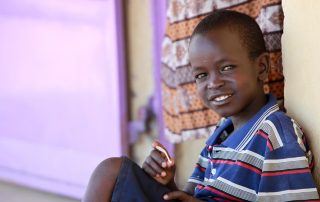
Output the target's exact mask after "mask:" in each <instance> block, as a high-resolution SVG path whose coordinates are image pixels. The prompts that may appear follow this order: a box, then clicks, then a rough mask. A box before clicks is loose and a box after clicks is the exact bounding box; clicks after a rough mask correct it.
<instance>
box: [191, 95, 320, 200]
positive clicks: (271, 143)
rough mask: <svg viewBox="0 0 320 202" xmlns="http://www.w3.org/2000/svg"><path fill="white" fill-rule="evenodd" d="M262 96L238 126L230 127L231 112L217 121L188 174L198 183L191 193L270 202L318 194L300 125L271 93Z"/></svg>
mask: <svg viewBox="0 0 320 202" xmlns="http://www.w3.org/2000/svg"><path fill="white" fill-rule="evenodd" d="M267 97H268V102H267V104H266V105H265V106H264V107H263V108H262V109H261V110H260V111H259V112H258V113H257V114H256V115H255V116H254V117H253V118H251V119H250V120H249V121H248V122H247V123H246V124H245V125H243V126H242V127H241V128H239V129H237V130H235V131H233V124H232V121H231V119H230V118H226V119H222V120H221V122H220V123H219V124H218V126H217V128H216V129H215V131H214V133H213V134H212V135H211V136H210V138H209V139H208V140H207V142H206V146H205V148H204V149H203V150H202V152H201V154H200V155H199V159H198V162H197V163H196V166H195V169H194V172H193V173H192V175H191V177H190V178H189V180H188V181H189V182H193V183H196V184H197V186H196V188H195V192H194V195H195V197H196V198H198V199H201V200H205V201H219V200H221V201H272V202H274V201H292V200H309V201H310V200H315V199H318V198H319V195H318V192H317V189H316V186H315V183H314V180H313V178H312V174H311V168H312V155H311V152H310V150H309V148H308V147H307V145H306V141H305V136H304V134H303V132H302V130H301V128H300V127H299V125H298V124H297V123H296V122H295V121H294V120H293V119H291V118H290V117H289V116H287V115H286V114H285V113H284V112H281V111H279V107H278V105H277V102H276V99H275V98H274V97H273V96H272V95H267ZM231 133H232V134H231ZM228 134H231V135H230V136H229V137H228V138H227V139H226V140H222V141H221V137H224V136H228Z"/></svg>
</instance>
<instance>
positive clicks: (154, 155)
mask: <svg viewBox="0 0 320 202" xmlns="http://www.w3.org/2000/svg"><path fill="white" fill-rule="evenodd" d="M150 156H151V158H152V159H153V160H154V161H155V162H157V163H158V165H159V166H160V167H162V165H163V164H162V163H163V162H165V161H166V160H165V158H164V157H162V156H161V153H159V152H158V151H157V150H153V151H152V152H151V154H150Z"/></svg>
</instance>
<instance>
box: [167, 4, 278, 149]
mask: <svg viewBox="0 0 320 202" xmlns="http://www.w3.org/2000/svg"><path fill="white" fill-rule="evenodd" d="M217 9H229V10H235V11H238V12H242V13H245V14H247V15H250V16H251V17H253V18H255V19H256V21H257V22H258V24H259V26H260V28H261V29H262V31H263V34H264V39H265V41H266V46H267V50H268V52H269V55H270V65H271V67H270V69H271V71H270V74H269V76H268V79H267V80H266V81H265V85H264V90H265V92H266V93H268V92H271V93H273V94H274V95H275V96H276V97H277V99H278V101H279V102H280V105H281V103H282V101H283V99H284V97H283V87H284V77H283V73H282V59H281V58H282V57H281V35H282V30H283V11H282V6H281V0H169V1H168V8H167V26H166V35H165V37H164V40H163V43H162V67H161V93H162V111H163V119H164V127H165V129H164V133H165V136H166V138H167V139H168V140H169V141H170V142H172V143H179V142H182V141H184V140H187V139H191V138H201V137H208V136H209V135H210V134H211V132H212V131H213V129H214V127H215V125H216V124H217V122H218V121H219V119H220V117H219V115H218V114H217V113H215V112H214V111H212V110H211V109H208V108H206V107H205V106H204V105H203V104H202V102H201V100H200V99H199V98H198V97H197V93H196V86H195V83H194V79H193V77H192V73H191V66H190V64H189V60H188V54H187V51H188V43H189V37H190V35H191V33H192V31H193V29H194V28H195V26H196V25H197V24H198V23H199V22H200V20H201V19H203V18H204V17H205V16H206V15H208V13H210V12H212V11H214V10H217Z"/></svg>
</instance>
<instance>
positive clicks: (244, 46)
mask: <svg viewBox="0 0 320 202" xmlns="http://www.w3.org/2000/svg"><path fill="white" fill-rule="evenodd" d="M189 58H190V63H191V66H192V69H193V75H194V78H195V81H196V84H197V91H198V94H199V96H200V97H201V99H202V100H203V102H204V103H205V104H206V105H207V106H208V107H209V108H211V109H213V110H215V111H216V112H217V113H219V114H220V115H221V116H222V117H227V118H223V119H222V120H221V121H220V123H219V124H218V126H217V128H216V130H215V131H214V133H213V134H212V135H211V137H210V138H209V139H208V140H207V142H206V146H205V148H204V149H203V150H202V152H201V154H200V156H199V160H198V162H197V164H196V167H195V170H194V172H193V174H192V175H191V177H190V179H189V181H188V183H187V185H186V187H185V189H184V191H179V190H178V189H177V187H176V185H175V182H174V171H175V165H174V161H172V162H171V161H169V160H168V159H167V157H166V156H165V155H163V154H162V153H161V152H158V151H157V150H153V151H152V152H151V154H150V155H149V156H148V158H147V159H146V160H145V162H144V164H143V166H142V168H143V170H144V172H143V171H142V170H141V169H140V168H139V167H138V166H137V165H135V164H133V163H132V162H131V161H130V160H128V159H127V158H122V159H120V158H113V159H108V160H106V161H105V162H103V163H101V164H100V165H99V166H98V168H97V169H96V170H95V171H94V173H93V176H92V177H91V180H90V183H89V186H88V190H87V193H86V196H85V199H84V201H90V202H93V201H110V199H111V197H112V201H162V198H163V199H164V200H178V201H292V200H309V201H310V200H316V199H319V196H318V192H317V189H316V187H315V183H314V181H313V179H312V175H311V166H310V165H311V154H310V151H309V150H308V148H307V147H306V145H305V143H304V142H305V139H304V138H305V137H304V135H303V133H302V131H301V129H300V127H299V126H298V125H297V124H296V122H295V121H294V120H292V119H291V118H290V117H288V116H287V115H286V114H285V113H283V112H281V111H279V107H278V105H277V104H276V100H275V98H274V97H273V96H272V95H265V94H264V91H263V81H264V80H265V79H266V77H267V75H268V69H269V63H268V55H267V54H266V48H265V43H264V40H263V35H262V33H261V30H260V28H259V26H258V25H257V24H256V22H255V21H254V20H253V19H252V18H250V17H249V16H247V15H244V14H241V13H237V12H234V11H223V10H222V11H216V12H214V13H213V14H211V15H209V16H207V17H206V18H204V20H202V21H201V22H200V23H199V25H198V26H197V27H196V28H195V30H194V32H193V34H192V36H191V40H190V45H189ZM157 144H158V143H157V142H155V143H154V145H153V146H154V147H156V146H157ZM308 158H309V159H308ZM149 176H152V178H151V177H149Z"/></svg>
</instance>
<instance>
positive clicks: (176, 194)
mask: <svg viewBox="0 0 320 202" xmlns="http://www.w3.org/2000/svg"><path fill="white" fill-rule="evenodd" d="M163 199H164V200H174V199H178V200H180V201H182V202H200V201H201V200H198V199H196V198H194V197H192V196H191V195H189V194H187V193H186V192H183V191H173V192H169V193H167V194H165V195H164V196H163Z"/></svg>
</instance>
